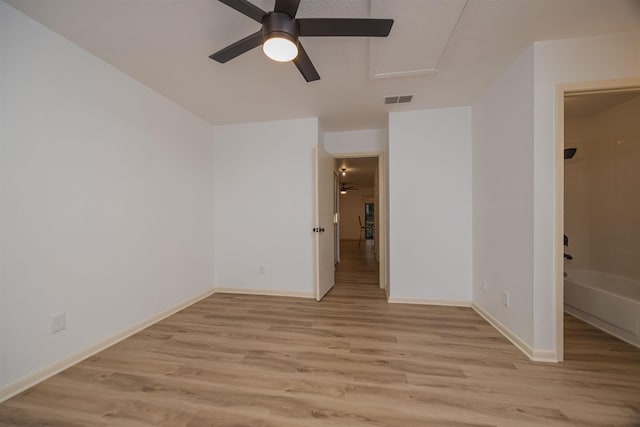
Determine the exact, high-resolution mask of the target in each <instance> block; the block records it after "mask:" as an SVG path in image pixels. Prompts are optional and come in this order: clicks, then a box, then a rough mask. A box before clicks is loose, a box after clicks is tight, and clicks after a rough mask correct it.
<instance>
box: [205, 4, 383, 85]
mask: <svg viewBox="0 0 640 427" xmlns="http://www.w3.org/2000/svg"><path fill="white" fill-rule="evenodd" d="M219 1H220V2H221V3H224V4H226V5H227V6H229V7H231V8H233V9H235V10H237V11H238V12H240V13H242V14H243V15H246V16H248V17H249V18H251V19H253V20H254V21H257V22H259V23H260V24H261V25H262V28H261V29H260V31H257V32H255V33H253V34H251V35H249V36H247V37H245V38H243V39H242V40H239V41H237V42H235V43H233V44H231V45H229V46H227V47H225V48H224V49H221V50H219V51H218V52H216V53H214V54H213V55H211V56H209V58H211V59H213V60H215V61H218V62H220V63H225V62H227V61H229V60H231V59H233V58H235V57H236V56H239V55H242V54H243V53H245V52H248V51H249V50H251V49H253V48H255V47H258V46H260V45H262V49H263V51H264V53H265V54H266V55H267V56H268V57H269V58H271V59H273V60H274V61H279V62H289V61H293V63H294V64H295V65H296V67H297V68H298V71H300V73H301V74H302V76H303V77H304V79H305V80H306V81H307V82H311V81H314V80H320V75H319V74H318V71H316V68H315V67H314V66H313V63H312V62H311V59H309V56H308V55H307V52H306V51H305V50H304V47H302V43H300V41H299V40H298V38H299V37H300V36H302V37H331V36H340V37H387V36H388V35H389V32H390V31H391V27H392V26H393V19H371V18H363V19H357V18H356V19H354V18H296V17H295V16H296V13H297V12H298V6H299V5H300V0H276V4H275V7H274V10H273V11H272V12H265V11H264V10H262V9H260V8H259V7H257V6H255V5H254V4H252V3H250V2H249V1H247V0H219Z"/></svg>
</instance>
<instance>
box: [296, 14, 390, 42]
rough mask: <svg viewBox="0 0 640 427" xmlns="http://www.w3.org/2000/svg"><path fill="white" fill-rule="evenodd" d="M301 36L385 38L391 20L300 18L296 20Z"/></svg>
mask: <svg viewBox="0 0 640 427" xmlns="http://www.w3.org/2000/svg"><path fill="white" fill-rule="evenodd" d="M296 21H297V22H298V26H299V28H300V35H301V36H308V37H331V36H338V37H345V36H346V37H386V36H388V35H389V32H390V31H391V27H392V26H393V19H369V18H363V19H360V18H355V19H353V18H301V19H297V20H296Z"/></svg>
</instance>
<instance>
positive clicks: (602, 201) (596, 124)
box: [565, 97, 640, 280]
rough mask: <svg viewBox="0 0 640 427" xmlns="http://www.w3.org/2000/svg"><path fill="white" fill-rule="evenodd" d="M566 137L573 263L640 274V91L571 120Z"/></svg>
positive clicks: (568, 226)
mask: <svg viewBox="0 0 640 427" xmlns="http://www.w3.org/2000/svg"><path fill="white" fill-rule="evenodd" d="M565 141H566V142H565V146H566V147H576V148H578V151H577V153H576V155H575V157H574V158H573V159H571V160H567V161H566V162H565V233H566V234H567V235H568V236H569V248H568V249H567V250H568V252H569V253H570V254H571V255H573V257H574V260H573V261H570V262H568V264H569V265H571V267H572V268H585V269H590V270H598V271H603V272H607V273H611V274H615V275H618V276H624V277H630V278H633V279H637V280H640V185H639V183H640V97H638V98H635V99H633V100H631V101H629V102H626V103H624V104H621V105H619V106H616V107H614V108H611V109H609V110H606V111H604V112H602V113H600V114H597V115H596V116H594V117H590V118H587V119H577V120H567V121H566V127H565Z"/></svg>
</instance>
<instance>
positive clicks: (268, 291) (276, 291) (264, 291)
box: [215, 288, 316, 299]
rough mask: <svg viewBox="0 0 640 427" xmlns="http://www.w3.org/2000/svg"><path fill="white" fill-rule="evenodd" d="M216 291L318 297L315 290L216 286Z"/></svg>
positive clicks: (273, 295)
mask: <svg viewBox="0 0 640 427" xmlns="http://www.w3.org/2000/svg"><path fill="white" fill-rule="evenodd" d="M215 292H216V293H220V294H241V295H264V296H272V297H291V298H313V299H315V298H316V295H315V294H314V293H313V292H298V291H287V290H279V289H251V288H215Z"/></svg>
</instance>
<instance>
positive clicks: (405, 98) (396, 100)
mask: <svg viewBox="0 0 640 427" xmlns="http://www.w3.org/2000/svg"><path fill="white" fill-rule="evenodd" d="M411 100H413V95H394V96H385V98H384V103H385V104H405V103H407V102H411Z"/></svg>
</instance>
